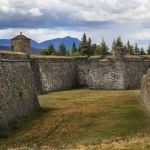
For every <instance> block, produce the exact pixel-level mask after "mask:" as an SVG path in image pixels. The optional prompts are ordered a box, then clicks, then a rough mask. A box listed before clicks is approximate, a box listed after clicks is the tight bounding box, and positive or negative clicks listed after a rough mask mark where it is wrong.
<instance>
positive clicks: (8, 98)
mask: <svg viewBox="0 0 150 150" xmlns="http://www.w3.org/2000/svg"><path fill="white" fill-rule="evenodd" d="M38 108H39V103H38V98H37V92H36V88H35V84H34V80H33V77H32V70H31V66H30V61H29V59H28V58H27V56H26V55H24V54H12V53H0V129H1V127H3V126H5V127H7V126H9V122H11V121H13V120H16V119H21V118H22V117H23V116H25V115H27V114H28V113H30V112H32V111H34V110H36V109H38Z"/></svg>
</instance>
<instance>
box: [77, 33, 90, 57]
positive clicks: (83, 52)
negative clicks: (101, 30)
mask: <svg viewBox="0 0 150 150" xmlns="http://www.w3.org/2000/svg"><path fill="white" fill-rule="evenodd" d="M89 42H90V41H89V40H87V35H86V33H84V34H83V37H82V38H81V43H80V48H79V51H80V54H81V55H83V56H84V55H87V56H89V48H88V45H89V44H90V43H89Z"/></svg>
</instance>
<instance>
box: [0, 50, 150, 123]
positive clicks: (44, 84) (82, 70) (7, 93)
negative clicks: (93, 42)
mask: <svg viewBox="0 0 150 150" xmlns="http://www.w3.org/2000/svg"><path fill="white" fill-rule="evenodd" d="M148 68H150V58H149V57H148V56H133V57H132V58H130V57H129V56H125V58H124V59H122V60H120V59H119V60H116V59H115V58H114V56H107V57H105V58H104V57H102V56H99V57H91V58H88V57H45V56H44V57H42V56H31V57H30V58H28V55H25V54H21V53H20V54H18V53H17V54H15V53H2V52H0V89H1V90H0V125H2V124H8V123H9V122H10V121H11V120H14V119H18V118H22V116H24V115H26V114H28V113H30V112H32V111H33V110H36V109H38V108H39V103H38V98H37V92H38V93H43V92H51V91H61V90H69V89H73V88H78V87H87V88H91V89H139V88H140V83H141V79H142V76H143V75H144V74H146V72H147V70H148Z"/></svg>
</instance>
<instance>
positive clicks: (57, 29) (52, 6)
mask: <svg viewBox="0 0 150 150" xmlns="http://www.w3.org/2000/svg"><path fill="white" fill-rule="evenodd" d="M149 10H150V2H149V1H148V0H126V1H123V0H92V1H91V0H30V1H22V0H3V1H0V13H1V15H0V27H1V28H2V29H1V30H0V38H11V37H13V36H14V35H16V34H18V33H19V32H20V31H23V32H24V34H27V35H28V36H30V37H32V38H33V39H35V40H38V41H42V40H45V39H50V38H55V37H63V36H67V35H70V36H76V37H78V38H80V36H81V34H82V33H83V32H87V33H88V34H89V36H91V37H92V38H93V41H96V42H99V41H100V39H101V37H102V36H103V37H104V38H105V39H106V40H107V41H108V42H109V43H110V41H112V40H113V38H115V37H117V36H119V35H121V36H122V37H123V39H124V40H125V41H126V40H127V39H130V40H131V41H133V42H136V40H144V39H145V40H149V39H150V25H149V23H150V21H149V20H150V11H149ZM13 21H14V22H13ZM103 21H105V22H106V26H107V24H109V23H110V22H113V23H115V24H114V25H113V26H108V27H107V28H104V27H102V26H100V24H101V23H102V22H103ZM81 22H82V25H81V26H80V23H81ZM89 22H90V23H89ZM78 23H79V25H78ZM93 24H94V25H95V26H94V27H93ZM104 26H105V24H104ZM14 27H16V28H14ZM3 28H4V29H3Z"/></svg>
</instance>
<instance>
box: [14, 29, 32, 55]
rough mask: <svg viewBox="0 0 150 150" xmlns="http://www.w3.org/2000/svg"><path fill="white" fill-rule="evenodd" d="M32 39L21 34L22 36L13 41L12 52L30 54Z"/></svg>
mask: <svg viewBox="0 0 150 150" xmlns="http://www.w3.org/2000/svg"><path fill="white" fill-rule="evenodd" d="M30 41H31V40H30V39H29V38H28V37H26V36H24V35H23V34H22V32H20V35H18V36H16V37H15V38H13V39H11V50H12V51H14V52H23V53H27V54H30V53H31V48H30Z"/></svg>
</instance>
